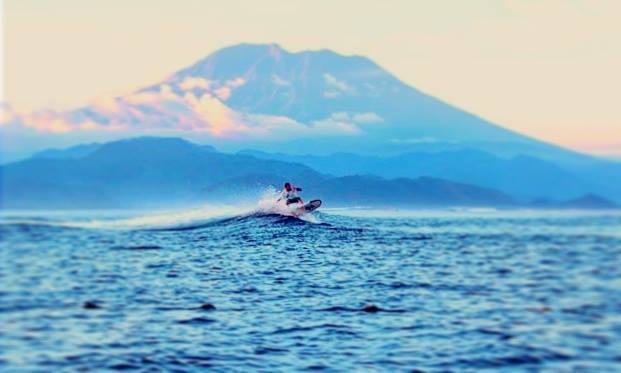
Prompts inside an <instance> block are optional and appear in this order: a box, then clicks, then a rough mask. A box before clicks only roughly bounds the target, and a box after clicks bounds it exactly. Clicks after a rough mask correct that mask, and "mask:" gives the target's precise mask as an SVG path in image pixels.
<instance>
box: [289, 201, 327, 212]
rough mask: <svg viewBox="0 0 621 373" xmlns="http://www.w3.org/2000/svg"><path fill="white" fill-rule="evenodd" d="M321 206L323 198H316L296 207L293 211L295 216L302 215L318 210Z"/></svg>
mask: <svg viewBox="0 0 621 373" xmlns="http://www.w3.org/2000/svg"><path fill="white" fill-rule="evenodd" d="M319 206H321V200H318V199H315V200H312V201H310V202H308V203H307V204H305V205H304V206H300V207H298V208H296V209H294V210H293V211H292V213H293V215H294V216H302V215H304V214H308V213H311V212H313V211H315V210H317V209H318V208H319Z"/></svg>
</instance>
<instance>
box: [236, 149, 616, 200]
mask: <svg viewBox="0 0 621 373" xmlns="http://www.w3.org/2000/svg"><path fill="white" fill-rule="evenodd" d="M239 153H240V154H247V155H252V156H255V157H257V158H263V159H287V160H289V161H292V162H297V163H301V164H304V165H307V166H309V167H312V168H313V169H315V170H317V171H319V172H322V173H326V174H332V175H335V176H345V175H352V174H372V175H378V176H382V177H385V178H398V177H409V178H416V177H421V176H429V177H437V178H442V179H447V180H452V181H456V182H464V183H470V184H475V185H480V186H484V187H488V188H494V189H498V190H501V191H503V192H505V193H507V194H510V195H512V196H515V197H517V198H519V199H523V200H529V199H533V198H538V197H546V198H551V199H555V200H562V199H570V198H577V197H579V196H581V195H584V194H588V193H599V194H603V195H606V196H609V197H610V198H613V199H618V200H621V188H619V189H615V188H614V186H615V185H621V184H619V183H615V181H614V180H610V179H609V178H605V177H603V176H601V175H604V174H609V175H615V174H618V175H621V167H620V166H619V165H616V164H611V165H609V166H608V168H606V166H607V165H608V163H607V162H604V161H601V162H594V164H593V165H591V166H585V167H580V168H576V167H573V168H572V167H568V166H559V165H556V164H554V163H552V162H549V161H546V160H542V159H539V158H536V157H532V156H525V155H518V156H513V157H508V158H504V157H499V156H496V155H493V154H491V153H487V152H483V151H480V150H475V149H461V150H449V151H438V152H415V153H405V154H400V155H397V156H386V157H378V156H365V155H358V154H351V153H335V154H331V155H323V156H316V155H291V154H282V153H266V152H261V151H252V150H245V151H241V152H239ZM601 168H603V169H601ZM598 173H599V174H600V175H599V176H595V175H597V174H598Z"/></svg>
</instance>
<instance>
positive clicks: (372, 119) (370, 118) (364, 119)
mask: <svg viewBox="0 0 621 373" xmlns="http://www.w3.org/2000/svg"><path fill="white" fill-rule="evenodd" d="M352 119H353V121H354V122H356V123H360V124H373V123H382V122H384V119H383V118H382V117H380V116H379V115H377V114H376V113H373V112H366V113H358V114H354V117H353V118H352Z"/></svg>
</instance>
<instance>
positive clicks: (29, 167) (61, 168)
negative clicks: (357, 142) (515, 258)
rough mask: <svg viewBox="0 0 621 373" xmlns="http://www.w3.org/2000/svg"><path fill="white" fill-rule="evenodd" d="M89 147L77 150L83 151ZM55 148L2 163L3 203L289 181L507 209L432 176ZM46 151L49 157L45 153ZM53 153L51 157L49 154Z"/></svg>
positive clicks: (332, 194)
mask: <svg viewBox="0 0 621 373" xmlns="http://www.w3.org/2000/svg"><path fill="white" fill-rule="evenodd" d="M87 148H88V147H86V148H85V147H83V148H80V149H81V150H84V149H87ZM88 149H89V150H90V151H88V152H86V151H85V152H84V153H83V154H82V156H79V155H77V154H76V152H75V151H72V150H68V151H62V150H61V151H55V152H51V153H50V152H48V153H43V154H39V155H38V156H37V157H33V158H31V159H28V160H25V161H20V162H15V163H10V164H7V165H5V166H2V167H1V168H0V174H1V175H2V176H3V179H2V199H1V203H2V207H3V208H124V207H149V206H162V207H165V206H171V205H178V204H185V205H188V204H196V203H200V202H203V201H224V200H227V201H234V200H242V199H247V198H248V197H249V196H253V198H256V196H257V195H258V194H259V193H260V192H261V191H264V190H265V187H267V186H268V185H273V186H276V187H280V185H281V184H282V183H283V182H284V181H286V180H290V181H292V182H294V183H296V184H300V185H302V186H304V188H305V191H304V192H305V193H304V195H305V196H307V197H309V198H311V197H316V198H321V199H324V200H325V201H326V203H328V204H331V205H333V206H343V205H365V206H369V205H374V206H380V205H381V206H410V207H415V206H455V205H458V206H465V205H467V206H511V205H513V204H514V201H513V200H512V198H511V197H509V196H507V195H505V194H503V193H501V192H498V191H496V190H493V189H489V188H481V187H477V186H474V185H468V184H464V183H455V182H450V181H446V180H441V179H435V178H417V179H407V178H400V179H395V180H386V179H383V178H380V177H376V176H347V177H331V176H327V175H324V174H322V173H319V172H317V171H315V170H313V169H312V168H310V167H307V166H304V165H301V164H297V163H293V162H288V161H279V160H265V159H258V158H255V157H252V156H249V155H240V154H224V153H219V152H217V151H215V150H214V149H213V148H211V147H205V146H200V145H196V144H193V143H190V142H188V141H185V140H181V139H178V138H154V137H143V138H134V139H129V140H122V141H115V142H110V143H104V144H100V145H98V146H96V147H90V148H88ZM46 154H47V156H46ZM50 155H51V156H50Z"/></svg>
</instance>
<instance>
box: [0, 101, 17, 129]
mask: <svg viewBox="0 0 621 373" xmlns="http://www.w3.org/2000/svg"><path fill="white" fill-rule="evenodd" d="M15 119H16V113H15V111H14V110H13V108H12V107H11V105H9V104H8V103H6V102H0V126H2V125H8V124H9V123H12V122H13V121H14V120H15Z"/></svg>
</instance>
